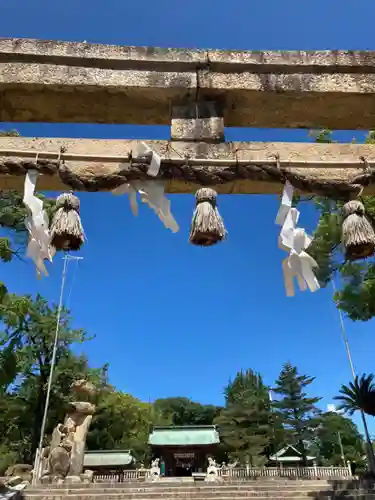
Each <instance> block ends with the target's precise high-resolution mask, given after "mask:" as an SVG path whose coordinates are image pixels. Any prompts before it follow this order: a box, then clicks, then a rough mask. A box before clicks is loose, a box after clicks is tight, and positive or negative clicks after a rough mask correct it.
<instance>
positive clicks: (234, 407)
mask: <svg viewBox="0 0 375 500" xmlns="http://www.w3.org/2000/svg"><path fill="white" fill-rule="evenodd" d="M225 400H226V401H225V403H226V404H225V408H224V409H223V410H222V411H221V413H220V415H219V416H218V417H217V418H216V420H215V423H216V424H217V425H218V426H219V430H220V435H221V438H222V441H223V444H224V446H225V447H226V449H227V452H228V454H229V456H230V457H232V458H234V459H236V460H239V461H240V462H241V463H246V462H248V463H250V464H251V465H253V466H256V465H260V464H263V463H264V462H265V459H266V455H267V449H268V446H269V444H270V441H271V436H272V422H271V414H270V399H269V394H268V387H267V386H266V385H265V384H264V383H263V380H262V377H261V376H260V375H259V374H258V373H255V372H253V371H252V370H247V371H245V372H243V371H241V372H238V373H237V375H236V377H235V379H234V380H233V381H232V382H230V383H229V384H228V386H227V387H226V388H225Z"/></svg>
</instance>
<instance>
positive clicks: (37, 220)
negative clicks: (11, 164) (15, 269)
mask: <svg viewBox="0 0 375 500" xmlns="http://www.w3.org/2000/svg"><path fill="white" fill-rule="evenodd" d="M37 177H38V172H36V171H34V170H32V171H28V172H27V174H26V178H25V187H24V196H23V202H24V204H25V205H26V206H27V207H28V209H29V211H30V215H29V216H28V217H26V219H25V226H26V228H27V230H28V232H29V243H28V246H27V256H28V257H30V258H31V259H32V260H33V262H34V264H35V267H36V270H37V276H38V278H41V276H42V274H44V275H45V276H48V271H47V269H46V266H45V265H44V261H45V260H49V261H50V262H52V258H53V256H54V254H55V251H54V249H53V248H52V247H51V246H50V234H49V220H48V216H47V214H46V212H45V210H43V201H42V200H40V199H39V198H37V197H36V196H35V194H34V193H35V185H36V180H37Z"/></svg>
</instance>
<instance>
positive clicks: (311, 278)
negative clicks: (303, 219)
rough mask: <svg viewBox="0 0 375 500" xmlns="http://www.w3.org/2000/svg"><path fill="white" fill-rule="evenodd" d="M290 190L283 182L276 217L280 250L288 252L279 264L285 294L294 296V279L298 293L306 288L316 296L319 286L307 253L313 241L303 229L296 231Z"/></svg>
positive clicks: (297, 212) (295, 216)
mask: <svg viewBox="0 0 375 500" xmlns="http://www.w3.org/2000/svg"><path fill="white" fill-rule="evenodd" d="M292 200H293V186H292V185H291V184H290V183H289V182H286V184H285V187H284V191H283V196H282V199H281V206H280V209H279V212H278V214H277V217H276V224H278V225H280V226H282V227H281V232H280V236H279V248H281V249H282V250H285V251H286V252H288V256H287V257H286V258H285V259H284V260H283V262H282V268H283V274H284V284H285V290H286V294H287V296H288V297H292V296H293V295H294V278H296V280H297V283H298V286H299V289H300V290H301V291H302V292H303V291H305V290H307V288H308V289H309V290H310V291H311V292H316V291H317V290H318V289H319V288H320V286H319V282H318V280H317V279H316V276H315V274H314V270H313V269H314V267H318V264H317V263H316V261H315V260H314V259H313V258H312V257H311V256H310V255H309V254H308V253H306V251H305V250H306V249H307V248H308V247H309V245H310V244H311V241H312V239H311V238H310V236H308V235H307V234H306V232H305V230H304V229H302V228H298V227H297V223H298V219H299V215H300V213H299V211H298V210H297V209H296V208H293V207H292Z"/></svg>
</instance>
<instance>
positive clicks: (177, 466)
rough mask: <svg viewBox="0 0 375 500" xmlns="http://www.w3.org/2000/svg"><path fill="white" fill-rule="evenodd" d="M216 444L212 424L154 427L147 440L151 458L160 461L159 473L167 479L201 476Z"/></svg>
mask: <svg viewBox="0 0 375 500" xmlns="http://www.w3.org/2000/svg"><path fill="white" fill-rule="evenodd" d="M219 442H220V438H219V433H218V432H217V430H216V427H215V426H213V425H202V426H181V427H177V426H176V427H174V426H165V427H164V426H163V427H154V429H153V431H152V433H151V434H150V437H149V444H150V445H151V447H152V456H153V458H159V459H160V465H161V467H160V468H161V474H162V475H164V476H167V477H189V476H193V475H194V474H195V473H197V474H198V473H204V472H205V471H206V469H207V461H208V457H209V456H211V455H214V454H215V452H216V450H217V445H218V444H219Z"/></svg>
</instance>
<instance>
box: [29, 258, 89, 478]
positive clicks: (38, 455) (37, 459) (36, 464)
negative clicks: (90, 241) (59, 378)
mask: <svg viewBox="0 0 375 500" xmlns="http://www.w3.org/2000/svg"><path fill="white" fill-rule="evenodd" d="M75 258H78V259H81V258H82V257H69V256H68V255H65V256H64V258H63V260H64V266H63V272H62V277H61V288H60V299H59V305H58V309H57V318H56V330H55V339H54V344H53V351H52V359H51V369H50V372H49V377H48V385H47V393H46V402H45V405H44V414H43V420H42V425H41V428H40V438H39V446H38V449H37V451H36V454H35V461H34V474H33V481H32V483H33V485H35V484H37V483H38V481H39V472H40V471H39V469H40V459H41V455H42V449H43V440H44V433H45V429H46V423H47V415H48V407H49V400H50V396H51V388H52V379H53V371H54V368H55V363H56V353H57V343H58V339H59V330H60V318H61V311H62V306H63V296H64V288H65V278H66V272H67V267H68V260H70V259H75Z"/></svg>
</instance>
